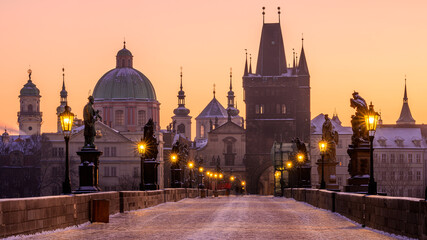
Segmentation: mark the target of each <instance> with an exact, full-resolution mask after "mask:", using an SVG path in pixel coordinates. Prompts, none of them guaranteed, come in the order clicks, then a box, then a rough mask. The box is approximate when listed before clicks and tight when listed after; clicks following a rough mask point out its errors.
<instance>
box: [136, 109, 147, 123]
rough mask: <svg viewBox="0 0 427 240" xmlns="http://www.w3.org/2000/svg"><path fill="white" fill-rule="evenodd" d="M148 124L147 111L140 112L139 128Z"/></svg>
mask: <svg viewBox="0 0 427 240" xmlns="http://www.w3.org/2000/svg"><path fill="white" fill-rule="evenodd" d="M146 123H147V121H146V120H145V111H144V110H139V111H138V126H144V125H145V124H146Z"/></svg>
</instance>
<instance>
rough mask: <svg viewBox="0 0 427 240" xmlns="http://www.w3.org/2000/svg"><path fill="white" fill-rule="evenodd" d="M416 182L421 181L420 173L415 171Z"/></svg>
mask: <svg viewBox="0 0 427 240" xmlns="http://www.w3.org/2000/svg"><path fill="white" fill-rule="evenodd" d="M417 181H421V172H420V171H417Z"/></svg>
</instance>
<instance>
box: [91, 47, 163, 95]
mask: <svg viewBox="0 0 427 240" xmlns="http://www.w3.org/2000/svg"><path fill="white" fill-rule="evenodd" d="M93 97H94V98H95V100H98V101H102V100H113V99H136V100H157V98H156V92H155V91H154V87H153V85H152V84H151V82H150V80H149V79H148V78H147V77H146V76H145V75H144V74H142V73H141V72H140V71H138V70H136V69H134V68H133V56H132V53H131V52H130V51H129V50H128V49H126V45H124V46H123V49H121V50H120V51H118V52H117V56H116V68H115V69H112V70H110V71H108V72H107V73H105V74H104V76H102V77H101V78H100V79H99V80H98V83H97V84H96V86H95V89H94V90H93Z"/></svg>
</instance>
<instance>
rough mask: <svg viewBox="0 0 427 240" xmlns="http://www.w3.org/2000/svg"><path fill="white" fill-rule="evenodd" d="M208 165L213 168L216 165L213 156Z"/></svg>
mask: <svg viewBox="0 0 427 240" xmlns="http://www.w3.org/2000/svg"><path fill="white" fill-rule="evenodd" d="M210 165H211V166H215V165H216V161H215V156H212V160H211V163H210Z"/></svg>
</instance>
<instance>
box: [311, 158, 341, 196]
mask: <svg viewBox="0 0 427 240" xmlns="http://www.w3.org/2000/svg"><path fill="white" fill-rule="evenodd" d="M316 164H317V174H318V175H319V183H320V182H321V181H322V160H321V159H319V160H318V161H317V162H316ZM337 164H338V163H337V162H326V161H325V162H324V176H325V183H326V189H333V190H338V189H339V186H338V184H337V179H336V173H337V169H336V167H337Z"/></svg>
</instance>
